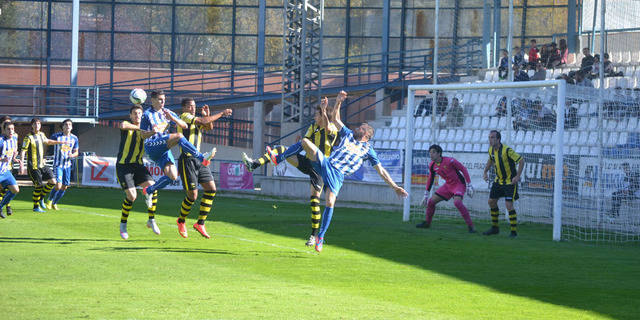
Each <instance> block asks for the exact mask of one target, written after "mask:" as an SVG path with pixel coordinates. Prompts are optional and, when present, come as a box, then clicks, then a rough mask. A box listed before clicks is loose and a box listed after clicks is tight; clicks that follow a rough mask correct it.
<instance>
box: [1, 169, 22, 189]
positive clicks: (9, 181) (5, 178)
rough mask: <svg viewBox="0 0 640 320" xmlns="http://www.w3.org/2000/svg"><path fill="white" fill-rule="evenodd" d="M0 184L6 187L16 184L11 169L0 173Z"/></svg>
mask: <svg viewBox="0 0 640 320" xmlns="http://www.w3.org/2000/svg"><path fill="white" fill-rule="evenodd" d="M0 184H2V188H3V189H4V188H6V187H8V186H17V185H18V181H16V178H14V177H13V175H12V174H11V171H8V170H7V171H5V172H4V173H0Z"/></svg>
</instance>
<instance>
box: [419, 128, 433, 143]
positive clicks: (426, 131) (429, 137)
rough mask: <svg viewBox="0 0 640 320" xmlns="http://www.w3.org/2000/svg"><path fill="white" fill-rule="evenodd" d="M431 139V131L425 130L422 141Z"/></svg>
mask: <svg viewBox="0 0 640 320" xmlns="http://www.w3.org/2000/svg"><path fill="white" fill-rule="evenodd" d="M429 139H431V129H424V130H423V131H422V139H421V140H422V141H429Z"/></svg>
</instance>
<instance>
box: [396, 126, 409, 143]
mask: <svg viewBox="0 0 640 320" xmlns="http://www.w3.org/2000/svg"><path fill="white" fill-rule="evenodd" d="M406 132H407V129H405V128H402V129H400V132H399V133H398V137H397V138H396V140H402V141H404V140H405V139H406V138H407V135H406Z"/></svg>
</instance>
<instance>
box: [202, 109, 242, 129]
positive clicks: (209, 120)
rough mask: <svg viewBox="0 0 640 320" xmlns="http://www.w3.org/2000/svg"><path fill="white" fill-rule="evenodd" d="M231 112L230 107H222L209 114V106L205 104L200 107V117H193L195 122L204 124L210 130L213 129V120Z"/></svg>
mask: <svg viewBox="0 0 640 320" xmlns="http://www.w3.org/2000/svg"><path fill="white" fill-rule="evenodd" d="M231 114H233V110H231V109H224V110H222V111H220V112H218V113H216V114H214V115H212V116H210V115H209V106H207V105H205V106H204V107H202V117H196V118H195V122H196V123H197V124H198V125H201V126H205V127H207V129H209V130H211V129H213V122H214V121H216V120H218V119H220V118H222V117H227V116H230V115H231Z"/></svg>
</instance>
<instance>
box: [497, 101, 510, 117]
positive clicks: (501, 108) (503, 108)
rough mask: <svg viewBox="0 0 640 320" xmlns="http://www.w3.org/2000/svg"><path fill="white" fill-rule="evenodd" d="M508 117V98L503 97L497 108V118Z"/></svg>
mask: <svg viewBox="0 0 640 320" xmlns="http://www.w3.org/2000/svg"><path fill="white" fill-rule="evenodd" d="M506 115H507V97H502V98H500V100H499V101H498V106H497V107H496V114H495V116H496V117H504V116H506Z"/></svg>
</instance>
